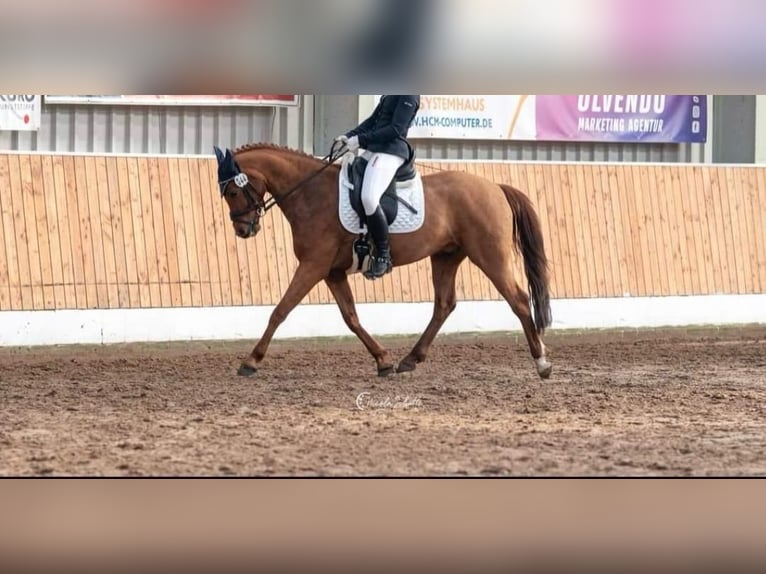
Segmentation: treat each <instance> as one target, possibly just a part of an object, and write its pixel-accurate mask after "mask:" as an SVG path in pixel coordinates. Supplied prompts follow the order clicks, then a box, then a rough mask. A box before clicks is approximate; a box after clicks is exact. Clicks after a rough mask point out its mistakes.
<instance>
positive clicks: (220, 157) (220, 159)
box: [213, 146, 226, 163]
mask: <svg viewBox="0 0 766 574" xmlns="http://www.w3.org/2000/svg"><path fill="white" fill-rule="evenodd" d="M213 149H215V157H216V158H217V159H218V163H223V161H224V160H225V159H226V158H225V157H224V155H223V152H222V151H221V148H219V147H218V146H213Z"/></svg>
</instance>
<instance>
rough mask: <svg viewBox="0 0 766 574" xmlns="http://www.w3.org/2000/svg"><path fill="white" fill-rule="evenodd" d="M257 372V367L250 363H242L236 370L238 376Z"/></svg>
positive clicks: (252, 374)
mask: <svg viewBox="0 0 766 574" xmlns="http://www.w3.org/2000/svg"><path fill="white" fill-rule="evenodd" d="M257 372H258V369H256V368H255V367H251V366H250V365H246V364H244V363H243V364H242V366H241V367H240V368H239V371H237V374H238V375H239V376H240V377H254V376H255V374H256V373H257Z"/></svg>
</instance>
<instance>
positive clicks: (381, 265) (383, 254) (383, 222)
mask: <svg viewBox="0 0 766 574" xmlns="http://www.w3.org/2000/svg"><path fill="white" fill-rule="evenodd" d="M367 229H368V230H369V231H370V235H371V236H372V241H373V243H374V244H375V251H376V254H375V256H374V257H373V258H372V263H371V265H370V270H369V271H367V272H366V273H365V274H364V276H365V277H367V279H380V278H381V277H383V276H384V275H386V274H387V273H391V270H392V269H393V264H392V262H391V248H390V246H389V241H388V220H387V219H386V214H385V213H383V209H382V208H381V207H378V209H377V211H375V213H373V214H372V215H369V216H367Z"/></svg>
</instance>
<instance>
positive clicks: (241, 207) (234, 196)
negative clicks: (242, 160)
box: [215, 147, 266, 239]
mask: <svg viewBox="0 0 766 574" xmlns="http://www.w3.org/2000/svg"><path fill="white" fill-rule="evenodd" d="M215 155H216V158H217V159H218V187H219V189H220V191H221V196H222V197H223V198H224V199H225V200H226V203H227V204H228V206H229V214H230V217H231V222H232V224H233V225H234V232H235V233H236V234H237V237H240V238H242V239H249V238H251V237H255V236H256V235H257V234H258V232H259V231H260V230H261V217H263V214H264V212H265V202H264V199H263V198H264V196H265V194H266V182H265V181H262V180H260V179H259V178H256V177H254V176H248V175H247V174H245V173H244V172H243V171H242V170H241V169H240V167H239V164H238V163H237V160H235V159H234V156H233V155H232V153H231V150H228V149H227V150H226V153H225V154H224V153H223V151H221V150H220V149H219V148H217V147H216V148H215Z"/></svg>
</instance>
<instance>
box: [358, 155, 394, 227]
mask: <svg viewBox="0 0 766 574" xmlns="http://www.w3.org/2000/svg"><path fill="white" fill-rule="evenodd" d="M367 166H368V161H367V160H366V159H365V158H363V157H357V158H355V159H354V161H353V162H351V165H349V167H348V178H349V181H350V183H351V186H350V189H349V197H350V199H351V206H352V207H353V208H354V211H355V212H356V213H357V215H359V220H360V222H361V224H362V225H365V224H366V223H367V215H366V214H365V212H364V206H363V204H362V186H363V184H364V174H365V173H366V172H367ZM396 184H397V179H396V178H394V179H393V180H392V181H391V183H390V184H389V186H388V189H386V192H385V193H384V194H383V197H382V198H381V200H380V206H381V207H382V208H383V212H384V213H385V214H386V219H387V220H388V224H389V225H391V224H392V223H393V222H394V221H396V217H397V215H398V214H399V201H398V195H397V193H396Z"/></svg>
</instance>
